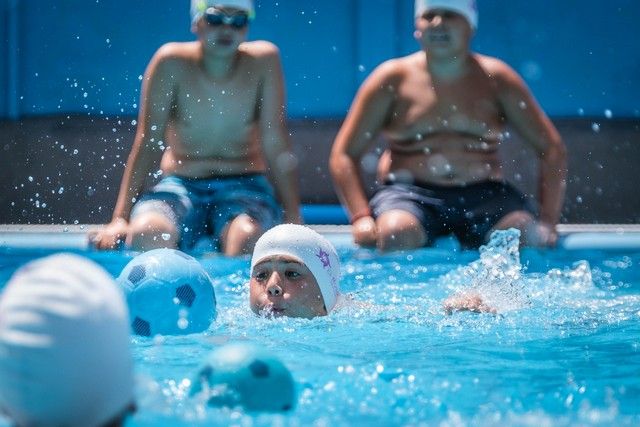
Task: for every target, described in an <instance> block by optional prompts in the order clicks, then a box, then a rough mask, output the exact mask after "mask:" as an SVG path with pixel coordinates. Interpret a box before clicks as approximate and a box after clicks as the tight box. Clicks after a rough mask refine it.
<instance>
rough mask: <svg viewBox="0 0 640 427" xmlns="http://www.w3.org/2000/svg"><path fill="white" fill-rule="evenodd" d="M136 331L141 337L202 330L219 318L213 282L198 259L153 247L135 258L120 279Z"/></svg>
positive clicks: (134, 330) (178, 252) (123, 271)
mask: <svg viewBox="0 0 640 427" xmlns="http://www.w3.org/2000/svg"><path fill="white" fill-rule="evenodd" d="M117 282H118V284H119V285H120V286H121V287H122V288H123V290H124V293H125V295H126V297H127V303H128V305H129V314H130V317H131V327H132V329H133V332H134V333H135V334H137V335H142V336H154V335H157V334H161V335H181V334H191V333H195V332H202V331H205V330H207V329H208V328H209V326H210V324H211V322H213V320H214V319H215V317H216V297H215V292H214V289H213V283H212V281H211V278H210V277H209V275H208V274H207V272H206V271H205V270H204V268H202V266H201V265H200V263H199V262H198V260H196V259H195V258H193V257H191V256H189V255H187V254H185V253H183V252H180V251H177V250H174V249H154V250H151V251H148V252H145V253H142V254H140V255H138V256H137V257H135V258H134V259H132V260H131V261H130V262H129V263H128V264H127V265H126V266H125V267H124V269H123V270H122V272H121V273H120V276H119V277H118V280H117Z"/></svg>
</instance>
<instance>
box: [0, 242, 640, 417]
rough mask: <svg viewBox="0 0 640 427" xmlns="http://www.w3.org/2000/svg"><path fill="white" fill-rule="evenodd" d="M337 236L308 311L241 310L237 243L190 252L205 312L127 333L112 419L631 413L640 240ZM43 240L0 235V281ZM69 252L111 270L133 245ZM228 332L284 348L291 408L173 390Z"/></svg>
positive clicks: (242, 271)
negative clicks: (548, 245) (182, 328)
mask: <svg viewBox="0 0 640 427" xmlns="http://www.w3.org/2000/svg"><path fill="white" fill-rule="evenodd" d="M338 252H339V254H340V257H341V260H342V262H343V265H342V271H343V280H342V289H343V291H345V292H347V293H349V294H350V295H351V298H352V299H353V301H352V302H351V303H348V304H347V305H346V306H345V307H344V308H342V309H341V310H339V311H337V312H335V313H332V314H331V315H330V316H328V317H324V318H317V319H313V320H302V319H288V318H279V319H266V318H259V317H256V316H255V315H254V314H253V313H252V312H251V311H250V309H249V307H248V289H247V287H246V286H245V284H246V282H247V281H248V269H249V259H248V258H239V259H231V258H225V257H222V256H201V257H200V258H199V259H200V261H201V262H202V264H203V265H204V267H205V268H206V270H207V271H208V272H209V273H210V274H211V275H212V277H213V278H214V282H215V290H216V296H217V299H218V318H217V320H216V322H215V323H214V324H213V325H212V327H211V328H210V331H209V332H207V333H204V334H194V335H188V336H166V337H155V338H141V337H136V338H133V340H132V348H133V352H134V357H135V360H136V371H137V383H138V386H137V387H138V389H137V395H138V404H139V411H138V413H137V414H136V415H135V416H134V417H132V418H131V419H130V420H129V422H128V423H127V425H129V426H156V425H163V426H164V425H166V426H181V425H184V426H187V425H189V426H191V425H203V426H204V425H220V426H223V425H224V426H226V425H238V426H254V425H265V426H267V425H283V426H289V425H291V426H308V425H314V426H340V425H363V426H364V425H367V426H387V425H443V426H458V425H495V426H502V425H517V426H523V425H524V426H528V425H531V426H536V427H539V426H545V425H553V426H558V425H559V426H563V425H616V426H619V425H638V424H640V251H633V250H631V251H630V250H627V251H625V252H619V251H614V250H606V251H605V250H602V251H599V250H589V251H577V250H574V251H570V250H533V249H525V250H522V251H518V249H517V235H514V234H510V233H503V234H501V235H499V236H497V237H496V238H494V240H492V242H491V243H490V244H489V245H487V246H486V247H485V248H484V249H483V250H482V251H481V252H478V251H459V250H456V249H455V247H451V248H449V247H441V248H428V249H422V250H417V251H411V252H407V253H403V254H400V253H396V254H389V255H378V254H376V253H374V252H372V251H368V250H361V249H354V248H352V247H350V246H349V245H345V244H339V245H338ZM48 253H50V251H45V250H26V249H11V248H3V249H0V284H2V285H0V286H3V285H4V283H6V281H7V280H8V278H9V277H10V275H11V273H12V272H13V271H14V270H15V269H16V268H17V267H18V266H19V265H21V264H23V263H24V262H26V261H28V260H29V259H32V258H35V257H38V256H42V255H46V254H48ZM84 255H86V256H88V257H90V258H92V259H94V260H96V261H98V262H100V263H101V264H102V265H103V266H105V268H107V269H108V270H109V271H110V272H111V273H112V274H113V275H114V276H117V275H118V274H119V272H120V269H121V268H122V267H123V266H124V265H125V264H126V263H127V262H128V261H129V260H130V259H131V256H132V254H116V253H96V252H91V253H84ZM463 289H466V290H469V289H473V290H474V291H475V292H478V293H480V294H481V295H482V296H483V298H484V299H485V300H486V301H487V302H489V303H490V304H491V305H492V306H494V307H496V308H497V309H498V311H499V312H500V314H499V315H492V314H475V313H455V314H453V315H450V316H448V315H446V314H445V313H444V310H443V307H442V302H443V300H444V299H445V298H446V297H447V296H449V295H452V294H454V293H456V292H458V291H461V290H463ZM233 340H248V341H251V342H254V343H257V344H259V345H262V346H265V347H267V348H268V349H270V350H271V351H272V352H273V353H275V354H276V355H278V356H279V357H280V358H281V359H282V360H283V361H284V362H285V364H286V365H287V366H288V367H289V369H290V370H291V372H292V373H293V376H294V378H295V381H296V385H297V390H298V403H297V407H296V408H295V410H294V411H292V412H290V413H288V414H284V415H283V414H252V413H246V412H243V411H242V410H239V409H224V408H223V409H220V408H218V409H214V408H207V407H204V406H203V405H202V404H201V402H199V401H197V400H196V399H193V398H189V397H188V391H189V380H190V378H192V377H193V375H194V373H195V372H196V369H197V367H198V366H199V364H200V362H201V361H202V359H203V358H204V357H205V356H206V354H208V352H209V351H210V350H211V349H212V348H215V347H216V346H219V345H221V344H223V343H226V342H228V341H233ZM4 423H5V424H3V421H2V420H0V425H6V421H5V422H4Z"/></svg>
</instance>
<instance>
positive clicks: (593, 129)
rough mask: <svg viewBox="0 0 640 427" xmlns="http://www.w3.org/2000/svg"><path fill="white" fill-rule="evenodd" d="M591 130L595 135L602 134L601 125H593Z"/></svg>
mask: <svg viewBox="0 0 640 427" xmlns="http://www.w3.org/2000/svg"><path fill="white" fill-rule="evenodd" d="M591 130H592V131H594V132H595V133H598V132H600V124H599V123H595V122H594V123H591Z"/></svg>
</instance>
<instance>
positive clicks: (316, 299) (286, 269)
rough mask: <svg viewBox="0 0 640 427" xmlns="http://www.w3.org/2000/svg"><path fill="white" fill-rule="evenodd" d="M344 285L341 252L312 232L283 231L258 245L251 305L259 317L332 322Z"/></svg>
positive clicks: (269, 233)
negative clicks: (322, 318)
mask: <svg viewBox="0 0 640 427" xmlns="http://www.w3.org/2000/svg"><path fill="white" fill-rule="evenodd" d="M339 283H340V259H339V258H338V254H337V253H336V250H335V248H334V247H333V245H332V244H331V243H330V242H329V241H328V240H327V239H325V238H324V237H323V236H322V235H320V234H319V233H317V232H315V231H314V230H312V229H310V228H308V227H305V226H302V225H295V224H283V225H279V226H276V227H274V228H272V229H271V230H269V231H267V232H266V233H265V234H263V235H262V237H260V239H259V240H258V242H257V243H256V246H255V249H254V251H253V257H252V259H251V279H250V282H249V286H250V295H249V301H250V305H251V309H252V310H253V311H254V313H256V314H270V315H273V316H289V317H303V318H307V319H309V318H312V317H317V316H326V315H327V314H329V313H330V312H331V311H332V310H333V309H334V308H335V307H336V304H337V303H338V300H339V299H340V298H341V294H340V288H339Z"/></svg>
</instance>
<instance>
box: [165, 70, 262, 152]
mask: <svg viewBox="0 0 640 427" xmlns="http://www.w3.org/2000/svg"><path fill="white" fill-rule="evenodd" d="M258 98H259V81H258V78H257V77H253V76H252V75H251V74H250V73H238V75H237V76H235V77H233V78H231V79H228V80H225V81H214V80H212V79H210V78H208V77H207V76H206V75H204V74H203V73H202V72H196V73H193V74H192V75H190V76H188V78H186V79H185V80H184V81H183V82H181V84H180V85H178V87H177V90H176V93H175V99H174V107H173V108H174V111H173V118H174V122H175V126H176V128H177V130H178V132H179V133H181V134H182V137H183V138H181V139H184V140H189V139H195V140H198V139H200V138H201V137H204V136H206V138H207V139H208V140H209V141H211V140H218V139H221V138H223V139H227V138H229V137H230V136H237V137H239V138H241V139H242V138H243V137H244V136H245V135H246V133H247V132H248V131H249V129H250V128H251V127H252V126H253V124H254V123H255V121H256V119H257V111H258Z"/></svg>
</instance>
